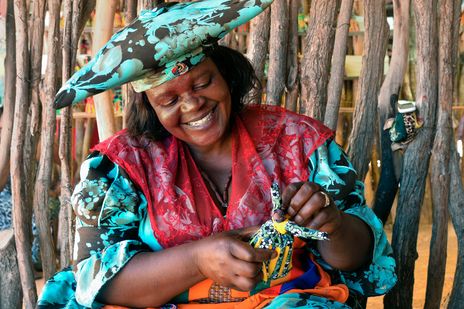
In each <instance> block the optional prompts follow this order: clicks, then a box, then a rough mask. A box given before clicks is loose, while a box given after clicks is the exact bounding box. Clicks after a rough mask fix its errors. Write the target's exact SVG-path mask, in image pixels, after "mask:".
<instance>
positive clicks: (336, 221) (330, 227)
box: [307, 207, 342, 235]
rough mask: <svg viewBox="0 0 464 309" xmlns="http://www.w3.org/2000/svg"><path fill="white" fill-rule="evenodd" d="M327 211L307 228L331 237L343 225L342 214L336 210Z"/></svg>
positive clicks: (319, 215)
mask: <svg viewBox="0 0 464 309" xmlns="http://www.w3.org/2000/svg"><path fill="white" fill-rule="evenodd" d="M326 209H327V211H321V212H320V213H319V214H318V215H317V216H316V217H315V218H314V219H313V220H312V221H311V222H309V223H308V225H307V226H308V227H309V228H312V229H316V230H319V231H322V232H326V233H328V234H329V235H331V234H333V233H334V231H335V230H337V229H338V228H339V227H340V226H341V224H342V212H340V211H339V210H338V209H336V208H329V207H327V208H326Z"/></svg>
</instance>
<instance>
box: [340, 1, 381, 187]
mask: <svg viewBox="0 0 464 309" xmlns="http://www.w3.org/2000/svg"><path fill="white" fill-rule="evenodd" d="M364 25H365V28H366V32H365V34H364V52H363V61H362V69H361V76H360V77H359V83H360V89H359V92H358V95H357V96H356V97H357V99H356V107H355V110H354V114H353V130H352V131H351V137H350V139H349V140H350V142H349V145H348V154H349V155H350V159H351V162H352V163H353V166H354V168H355V170H356V171H357V172H358V179H360V180H364V177H365V176H366V173H367V170H368V165H369V162H370V160H371V155H372V145H373V143H374V135H373V134H372V128H373V127H374V126H375V123H376V120H377V117H376V113H377V99H378V95H379V90H380V85H381V84H382V79H383V67H384V60H385V52H386V49H387V39H388V25H387V22H386V12H385V1H384V0H382V1H372V0H367V1H365V2H364Z"/></svg>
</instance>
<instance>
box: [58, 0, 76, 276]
mask: <svg viewBox="0 0 464 309" xmlns="http://www.w3.org/2000/svg"><path fill="white" fill-rule="evenodd" d="M79 2H80V1H74V4H73V3H72V1H71V0H65V1H64V29H63V39H62V40H63V46H62V49H63V50H62V54H63V65H62V80H63V82H66V81H67V80H68V79H69V78H70V77H71V73H72V72H73V71H74V70H73V68H74V65H75V57H73V56H74V52H73V50H74V49H76V50H77V38H76V40H75V39H74V35H73V27H72V25H73V24H74V22H75V21H78V20H79V17H78V16H79ZM73 6H76V9H77V12H74V7H73ZM73 15H74V16H73ZM71 121H72V108H71V107H66V108H63V109H61V119H60V141H59V149H58V155H59V157H60V163H61V165H60V168H61V177H60V189H61V190H60V193H61V194H60V212H59V216H58V244H57V247H58V248H59V251H60V267H65V266H67V265H69V264H70V262H71V258H72V246H71V242H70V240H71V239H70V238H71V237H70V230H71V225H72V224H71V217H72V214H71V212H72V208H71V162H70V161H71V139H72V136H70V135H71V134H70V133H71V126H72V123H71Z"/></svg>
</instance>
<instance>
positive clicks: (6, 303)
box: [0, 229, 23, 309]
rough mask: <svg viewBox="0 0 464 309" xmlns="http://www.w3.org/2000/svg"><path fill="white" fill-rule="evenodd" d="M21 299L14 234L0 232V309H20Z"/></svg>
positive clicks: (7, 231)
mask: <svg viewBox="0 0 464 309" xmlns="http://www.w3.org/2000/svg"><path fill="white" fill-rule="evenodd" d="M22 297H23V295H22V293H21V284H20V279H19V270H18V262H17V261H16V248H15V243H14V233H13V230H12V229H10V230H4V231H0V309H20V308H21V304H22Z"/></svg>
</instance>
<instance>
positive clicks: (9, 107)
mask: <svg viewBox="0 0 464 309" xmlns="http://www.w3.org/2000/svg"><path fill="white" fill-rule="evenodd" d="M5 28H6V29H8V31H6V42H5V43H6V56H5V98H4V103H3V113H2V132H1V136H0V190H2V191H3V189H4V188H5V185H6V183H7V181H8V179H9V178H10V149H11V135H12V133H13V119H14V109H15V108H14V107H15V97H16V86H15V83H16V51H15V43H16V31H15V20H14V12H13V0H8V1H7V15H6V22H5Z"/></svg>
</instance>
